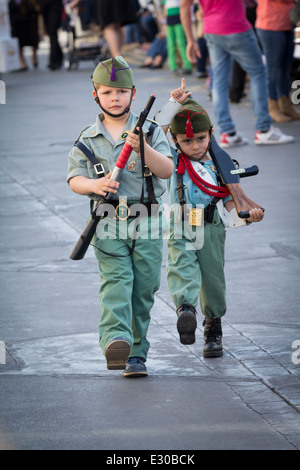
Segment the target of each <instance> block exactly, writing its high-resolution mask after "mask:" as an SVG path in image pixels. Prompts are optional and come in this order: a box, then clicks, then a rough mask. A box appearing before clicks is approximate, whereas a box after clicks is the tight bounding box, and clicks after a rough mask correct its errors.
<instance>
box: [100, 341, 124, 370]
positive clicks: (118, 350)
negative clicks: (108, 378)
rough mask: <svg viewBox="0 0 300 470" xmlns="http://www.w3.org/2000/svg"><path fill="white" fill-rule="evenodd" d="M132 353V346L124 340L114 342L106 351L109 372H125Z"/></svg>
mask: <svg viewBox="0 0 300 470" xmlns="http://www.w3.org/2000/svg"><path fill="white" fill-rule="evenodd" d="M129 353H130V345H129V343H128V342H127V341H125V340H122V339H116V340H113V341H112V342H111V343H109V345H108V346H107V348H106V350H105V358H106V362H107V368H108V369H109V370H123V369H125V367H126V360H127V358H128V356H129Z"/></svg>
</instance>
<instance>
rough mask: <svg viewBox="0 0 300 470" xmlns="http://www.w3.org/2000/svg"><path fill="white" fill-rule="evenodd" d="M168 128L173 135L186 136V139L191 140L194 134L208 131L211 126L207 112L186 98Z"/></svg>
mask: <svg viewBox="0 0 300 470" xmlns="http://www.w3.org/2000/svg"><path fill="white" fill-rule="evenodd" d="M170 128H171V133H172V134H173V135H176V134H186V136H187V138H193V137H194V133H196V134H197V133H198V132H204V131H210V130H211V128H212V124H211V120H210V117H209V115H208V114H207V111H206V110H205V109H204V108H203V107H202V106H201V105H200V104H199V103H197V102H196V101H194V100H192V99H191V98H188V99H187V100H185V102H184V103H183V105H182V106H181V108H180V109H179V111H178V112H177V114H176V116H175V117H174V118H173V119H172V122H171V127H170Z"/></svg>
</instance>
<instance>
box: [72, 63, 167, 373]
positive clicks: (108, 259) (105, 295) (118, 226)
mask: <svg viewBox="0 0 300 470" xmlns="http://www.w3.org/2000/svg"><path fill="white" fill-rule="evenodd" d="M92 81H93V86H94V90H93V96H94V98H95V100H96V102H97V103H98V104H99V106H100V108H101V110H102V113H101V114H99V115H98V116H97V118H96V122H95V123H94V124H93V125H91V126H88V127H86V128H85V129H84V130H83V131H82V132H81V134H80V136H79V137H78V139H77V141H79V142H82V143H84V144H85V146H86V147H88V149H89V150H91V151H92V153H93V154H94V156H95V157H96V159H97V160H98V161H99V163H101V164H102V169H103V170H104V171H103V175H104V176H103V177H101V178H99V177H98V175H97V173H96V172H95V170H94V166H93V164H92V163H91V162H90V161H89V160H88V158H86V156H85V155H84V154H83V153H82V151H81V150H80V149H79V148H78V147H77V146H74V147H73V149H72V150H71V152H70V154H69V166H68V183H69V185H70V188H71V189H72V190H73V191H74V192H76V193H78V194H81V195H87V196H89V197H90V198H91V199H92V200H97V199H99V197H101V196H106V195H107V194H108V193H111V194H110V196H111V199H109V203H110V204H111V205H112V207H113V216H111V211H109V213H110V216H108V217H104V218H102V220H100V222H99V224H98V226H97V231H96V235H95V237H94V240H93V245H94V249H95V254H96V257H97V260H98V263H99V272H100V277H101V287H100V295H99V296H100V304H101V319H100V323H99V337H100V346H101V348H102V350H103V353H104V355H105V357H106V360H107V367H108V369H123V375H124V376H125V377H136V376H146V375H147V369H146V366H145V362H146V359H147V353H148V349H149V341H148V340H147V330H148V326H149V322H150V311H151V308H152V306H153V302H154V293H155V292H156V290H157V289H158V288H159V283H160V270H161V261H162V234H161V225H159V224H158V227H159V229H158V230H159V233H158V234H157V236H156V237H155V238H154V237H151V233H150V228H151V221H152V220H153V219H155V217H156V218H158V219H159V218H160V216H161V214H159V211H158V215H156V216H152V215H151V213H152V212H151V211H152V208H153V206H155V207H156V208H157V207H158V206H159V203H160V197H161V195H162V194H163V192H164V190H165V189H164V186H163V184H162V182H161V181H160V178H162V179H165V178H169V177H170V176H171V174H172V171H173V162H172V160H171V159H170V158H168V157H170V156H171V154H170V147H169V144H168V140H167V138H166V136H165V134H164V132H163V131H162V129H161V128H160V126H156V127H155V129H154V132H153V135H152V142H151V145H149V144H148V143H147V140H146V139H147V135H148V134H149V130H150V127H151V124H152V122H151V121H149V120H146V122H145V124H144V126H143V134H144V158H145V164H146V165H147V167H148V168H149V170H150V171H151V172H152V183H153V192H152V196H153V193H154V197H155V198H156V200H157V201H158V205H155V204H154V205H153V204H152V205H151V204H150V194H149V193H148V186H147V185H146V184H145V183H144V179H143V177H142V166H141V158H140V156H141V155H140V140H139V136H138V135H136V134H135V133H133V132H132V130H133V129H134V126H135V124H136V122H137V119H138V116H136V115H135V114H134V113H133V112H132V111H131V104H132V102H133V101H134V100H135V96H136V88H135V86H134V83H133V73H132V70H131V68H130V67H129V65H128V64H127V62H126V61H125V60H124V58H123V57H113V58H112V59H109V60H106V61H104V62H101V63H100V64H99V65H98V66H97V67H96V69H95V70H94V73H93V75H92ZM125 141H127V142H128V143H129V145H130V146H131V148H132V149H133V150H132V153H131V155H130V157H129V160H128V162H127V165H126V167H125V169H124V172H123V174H122V177H121V180H120V181H119V182H117V181H114V180H112V179H110V176H111V172H112V170H113V169H114V166H115V163H116V161H117V159H118V156H119V155H120V152H121V150H122V148H123V146H124V142H125ZM142 188H143V191H144V202H145V207H146V206H147V207H146V209H147V210H146V212H145V211H142V212H141V213H142V214H144V217H140V219H139V228H140V232H139V235H138V232H136V230H135V229H136V224H135V222H136V220H135V218H134V217H131V214H130V212H129V211H130V206H131V205H134V204H137V203H139V201H141V193H142ZM121 198H122V200H123V201H124V200H125V201H126V204H125V207H126V210H127V211H128V212H127V215H126V216H125V217H121V216H120V207H121V205H122V204H123V205H124V203H121ZM122 208H123V209H124V207H122ZM122 213H123V212H122ZM145 213H146V215H145ZM132 234H133V235H134V234H135V237H136V240H135V244H134V249H133V251H132V245H133V240H132V237H133V235H132Z"/></svg>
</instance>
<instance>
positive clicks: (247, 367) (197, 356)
mask: <svg viewBox="0 0 300 470" xmlns="http://www.w3.org/2000/svg"><path fill="white" fill-rule="evenodd" d="M156 295H157V294H156ZM158 297H159V296H158ZM159 298H160V300H161V301H162V302H164V303H165V304H166V305H167V306H168V307H171V308H172V310H174V311H176V309H175V307H173V306H171V305H170V304H169V303H168V302H167V301H165V300H164V299H163V298H161V297H159ZM156 322H157V324H158V325H159V322H158V321H157V320H156ZM224 323H225V324H226V325H227V326H228V327H229V328H231V329H232V330H233V331H234V332H235V333H237V334H239V335H240V336H242V337H243V338H244V339H245V340H246V341H247V342H248V343H250V344H251V345H253V346H254V347H255V348H257V349H259V350H261V351H263V352H264V354H266V355H267V356H268V358H269V359H270V360H272V361H275V362H276V363H277V364H278V365H279V366H280V367H282V368H283V369H284V370H285V371H286V372H288V373H289V374H290V375H291V376H292V377H294V378H296V379H298V378H297V377H296V376H295V375H294V374H292V373H291V372H290V371H289V370H288V369H287V368H286V367H284V366H283V365H282V364H281V363H280V362H279V361H277V359H276V358H274V357H273V356H272V355H270V354H269V353H268V351H266V350H265V349H264V348H263V347H261V346H259V345H258V344H257V343H255V341H253V340H252V339H251V338H249V337H248V336H247V335H245V334H244V333H242V332H241V331H239V330H238V329H237V328H235V327H234V326H232V325H231V324H230V323H228V321H226V320H224ZM160 327H162V328H164V326H161V325H160ZM164 329H165V331H167V332H168V333H170V334H171V335H172V336H173V337H174V338H176V336H175V335H174V334H173V333H172V332H170V331H169V330H167V329H166V328H164ZM197 330H199V331H200V332H202V333H203V329H201V328H199V327H198V326H197ZM186 348H187V349H188V350H189V351H190V352H191V354H193V355H194V356H195V357H196V358H197V359H198V360H199V361H200V362H201V363H202V364H204V365H205V366H206V367H207V368H208V369H210V370H211V371H212V372H213V373H214V374H216V375H218V371H216V370H215V369H214V368H213V367H210V366H209V364H208V362H207V361H205V360H203V359H202V357H201V356H200V355H198V354H196V353H195V352H194V351H192V349H191V348H190V347H189V346H186ZM223 349H224V351H226V352H227V354H229V355H230V356H231V357H232V358H233V359H235V360H236V361H238V362H239V364H241V365H242V366H243V367H244V368H245V369H247V370H248V371H249V372H250V373H251V374H252V375H253V376H254V377H255V378H256V379H257V380H259V381H260V383H261V384H262V385H263V386H264V387H266V388H267V389H268V390H270V391H271V392H272V393H274V394H275V395H277V396H278V397H279V398H280V399H281V400H283V401H284V402H285V403H286V404H287V405H288V406H290V407H291V408H292V409H293V410H294V411H296V412H297V413H300V409H299V408H298V407H297V406H296V405H294V404H293V403H292V402H291V401H290V400H289V399H288V398H286V397H285V396H284V395H283V394H282V393H280V392H279V391H278V390H277V389H276V388H275V387H274V386H271V385H270V384H268V383H267V382H266V381H265V380H264V379H263V378H262V377H260V376H259V375H258V373H257V372H255V370H254V369H253V368H251V367H249V365H247V364H246V361H245V360H242V359H240V358H239V357H238V356H237V355H235V354H234V353H233V352H232V351H231V350H230V348H226V346H224V345H223Z"/></svg>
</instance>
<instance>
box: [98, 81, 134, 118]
mask: <svg viewBox="0 0 300 470" xmlns="http://www.w3.org/2000/svg"><path fill="white" fill-rule="evenodd" d="M135 93H136V89H135V88H134V90H133V94H132V101H134V100H135ZM93 95H94V97H95V98H96V96H98V98H99V100H100V103H101V105H102V106H103V108H104V109H106V110H107V111H109V112H110V113H111V114H120V113H122V112H123V111H124V110H125V109H126V108H127V106H128V105H129V103H130V97H131V89H129V88H115V87H111V86H105V85H100V86H99V88H98V89H97V95H96V92H95V90H94V91H93Z"/></svg>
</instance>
